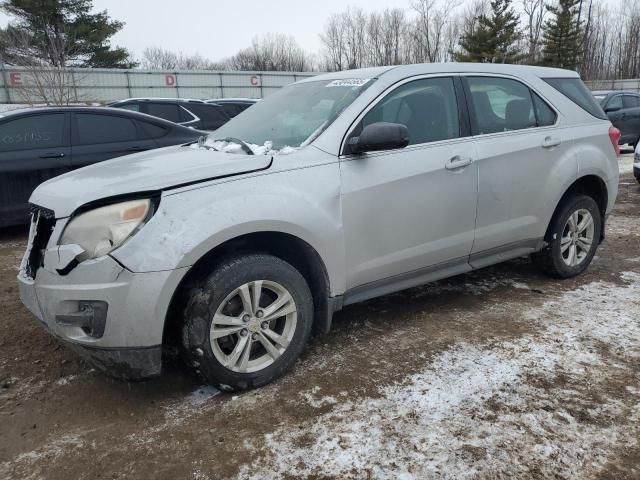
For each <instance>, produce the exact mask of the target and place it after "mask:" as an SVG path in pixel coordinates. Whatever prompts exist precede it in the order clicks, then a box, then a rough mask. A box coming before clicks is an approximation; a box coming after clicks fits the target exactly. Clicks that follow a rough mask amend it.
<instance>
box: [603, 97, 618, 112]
mask: <svg viewBox="0 0 640 480" xmlns="http://www.w3.org/2000/svg"><path fill="white" fill-rule="evenodd" d="M621 108H622V95H616V96H615V97H611V98H610V99H609V101H608V102H607V106H606V109H607V110H620V109H621Z"/></svg>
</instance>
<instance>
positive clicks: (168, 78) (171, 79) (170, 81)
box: [164, 75, 176, 87]
mask: <svg viewBox="0 0 640 480" xmlns="http://www.w3.org/2000/svg"><path fill="white" fill-rule="evenodd" d="M164 83H165V85H166V86H167V87H173V86H174V85H175V84H176V76H175V75H165V76H164Z"/></svg>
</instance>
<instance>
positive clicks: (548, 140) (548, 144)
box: [542, 137, 562, 148]
mask: <svg viewBox="0 0 640 480" xmlns="http://www.w3.org/2000/svg"><path fill="white" fill-rule="evenodd" d="M561 143H562V140H560V139H559V138H556V137H545V139H544V140H543V141H542V146H543V147H544V148H553V147H557V146H558V145H560V144H561Z"/></svg>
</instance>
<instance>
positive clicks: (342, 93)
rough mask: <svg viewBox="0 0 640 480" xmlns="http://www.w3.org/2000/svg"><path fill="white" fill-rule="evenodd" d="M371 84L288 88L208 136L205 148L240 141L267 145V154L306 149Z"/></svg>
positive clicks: (314, 84)
mask: <svg viewBox="0 0 640 480" xmlns="http://www.w3.org/2000/svg"><path fill="white" fill-rule="evenodd" d="M372 82H373V80H372V79H360V78H357V79H344V80H318V81H311V82H302V83H295V84H293V85H289V86H287V87H284V88H282V89H280V90H278V91H277V92H276V93H274V94H272V95H269V96H268V97H266V98H265V99H264V100H261V101H260V102H258V103H256V104H255V105H253V106H252V107H251V108H248V109H247V110H245V111H244V112H242V113H241V114H240V115H238V116H237V117H235V118H233V119H232V120H231V121H229V122H228V123H226V124H225V125H223V126H222V127H220V128H219V129H218V130H216V131H215V132H213V133H211V134H209V136H208V137H207V140H206V144H207V145H211V146H214V147H215V143H216V140H224V139H239V140H242V141H243V142H245V143H246V144H248V145H259V146H263V145H268V146H269V147H270V148H269V149H268V150H271V149H273V150H282V149H285V148H286V147H288V148H297V147H301V146H304V145H306V144H307V143H310V142H311V141H313V140H314V139H315V138H316V137H317V136H318V135H320V133H322V132H323V131H324V130H325V129H326V128H327V127H328V126H329V125H331V123H332V122H333V121H334V120H335V119H336V118H337V117H338V116H339V115H340V113H342V111H343V110H344V109H345V108H347V107H348V106H349V105H350V104H351V103H352V102H353V101H354V100H355V99H356V98H357V97H358V95H360V94H361V93H362V92H363V91H364V90H366V89H367V88H368V87H369V86H370V85H371V83H372ZM256 153H257V152H256Z"/></svg>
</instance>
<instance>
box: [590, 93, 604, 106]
mask: <svg viewBox="0 0 640 480" xmlns="http://www.w3.org/2000/svg"><path fill="white" fill-rule="evenodd" d="M593 98H595V99H596V100H597V101H598V102H599V103H600V105H602V101H603V100H604V99H605V98H607V96H606V95H594V96H593Z"/></svg>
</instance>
